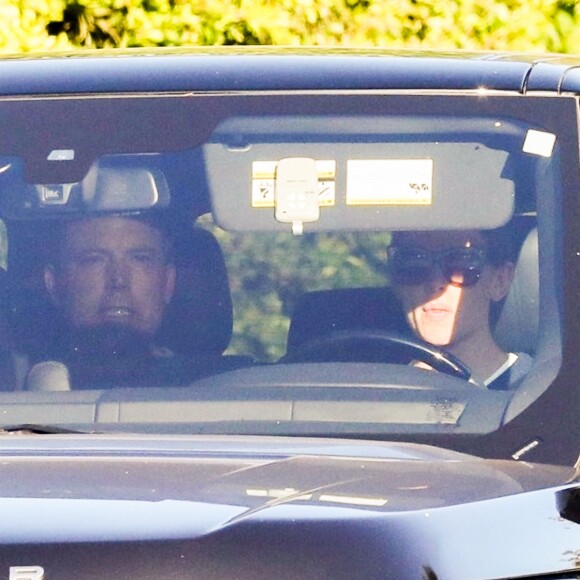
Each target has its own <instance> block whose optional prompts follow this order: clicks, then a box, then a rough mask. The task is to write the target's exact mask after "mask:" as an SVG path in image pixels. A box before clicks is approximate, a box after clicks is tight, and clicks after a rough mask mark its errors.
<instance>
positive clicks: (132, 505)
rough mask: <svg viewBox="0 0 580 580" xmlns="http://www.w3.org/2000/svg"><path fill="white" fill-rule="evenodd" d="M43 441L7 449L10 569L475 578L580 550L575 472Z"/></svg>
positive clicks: (368, 448)
mask: <svg viewBox="0 0 580 580" xmlns="http://www.w3.org/2000/svg"><path fill="white" fill-rule="evenodd" d="M11 439H12V438H11ZM34 439H35V438H34V437H23V438H19V439H17V440H12V441H8V442H7V443H6V444H4V445H3V453H2V458H1V467H0V470H1V473H2V482H3V483H2V485H1V487H0V490H1V495H2V500H0V509H1V510H2V513H3V526H2V531H0V544H2V548H1V549H0V566H2V567H3V573H6V571H7V570H8V568H9V567H10V566H13V567H15V566H19V565H21V566H22V565H24V564H27V565H36V566H42V568H44V570H45V573H46V577H47V578H48V577H55V578H62V579H63V580H68V579H72V578H78V579H85V578H94V577H97V576H98V577H100V578H115V577H118V576H133V577H139V578H147V579H149V578H150V579H153V578H210V577H211V578H229V577H232V578H233V577H235V578H271V577H274V576H277V577H283V578H291V577H292V578H294V577H297V576H299V577H303V578H321V577H335V578H354V577H357V578H424V577H425V574H426V573H427V572H429V573H430V574H431V576H430V577H433V578H435V577H437V578H460V579H466V578H498V577H508V576H509V577H515V576H516V575H518V576H520V575H528V574H529V575H532V574H534V575H536V574H540V573H549V572H551V573H555V572H558V571H561V570H565V569H567V568H568V567H569V565H570V563H571V562H573V561H574V559H575V558H577V546H578V542H579V538H580V530H579V529H578V525H577V524H576V523H573V522H571V521H570V520H569V519H566V517H563V516H562V513H561V512H563V511H564V504H565V499H563V498H564V496H565V495H566V494H569V493H570V492H571V490H575V489H577V483H575V473H574V470H571V469H567V468H556V467H548V466H533V465H526V464H523V463H514V462H503V461H497V462H493V461H484V460H481V459H476V458H472V457H469V456H464V455H461V454H456V453H452V452H448V451H440V450H437V449H435V448H429V447H422V446H413V445H406V444H380V443H376V444H369V443H356V442H352V443H348V442H344V441H339V440H320V441H317V440H307V439H296V440H290V441H288V440H285V439H281V440H280V439H276V438H265V439H264V440H261V439H260V438H231V439H221V438H215V439H212V438H197V439H196V438H188V437H176V438H173V439H167V438H165V439H164V438H150V437H142V438H137V437H133V438H131V437H119V438H114V437H106V438H104V437H91V436H86V437H84V438H83V439H79V438H78V437H75V436H56V437H55V436H51V437H47V438H46V437H45V438H44V441H43V442H42V443H40V444H39V445H37V444H35V441H34ZM566 482H568V483H566ZM442 538H444V539H445V540H444V541H443V542H441V539H442ZM465 538H469V542H465ZM534 545H541V546H542V547H543V549H542V550H541V551H540V550H534V549H533V546H534Z"/></svg>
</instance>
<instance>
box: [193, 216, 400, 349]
mask: <svg viewBox="0 0 580 580" xmlns="http://www.w3.org/2000/svg"><path fill="white" fill-rule="evenodd" d="M200 225H202V226H203V227H206V228H208V229H210V231H212V232H213V233H214V235H215V236H216V237H217V239H218V240H219V242H220V245H221V247H222V248H223V250H224V254H225V257H226V262H227V268H228V273H229V276H230V288H231V291H232V298H233V301H234V310H235V316H234V319H235V323H234V339H233V341H232V344H231V347H230V350H231V352H235V353H246V354H247V353H251V354H253V355H254V356H255V357H256V358H258V359H261V360H276V359H278V358H279V357H280V356H282V355H283V354H284V352H285V347H286V335H287V333H288V326H289V318H290V316H291V315H292V311H293V310H294V306H295V304H296V302H297V300H298V298H299V297H300V296H301V295H302V294H304V292H307V291H312V290H322V289H327V288H341V287H353V286H380V285H384V284H385V281H386V279H385V263H386V248H387V246H388V244H389V240H390V236H389V234H386V233H381V234H358V235H355V234H345V233H343V234H334V235H331V234H318V235H315V234H305V235H303V236H292V234H291V233H287V234H286V233H283V234H270V233H268V234H266V233H262V234H232V233H229V232H225V231H223V230H221V229H219V228H217V227H215V226H213V224H212V223H211V222H210V221H209V220H208V219H202V220H201V221H200Z"/></svg>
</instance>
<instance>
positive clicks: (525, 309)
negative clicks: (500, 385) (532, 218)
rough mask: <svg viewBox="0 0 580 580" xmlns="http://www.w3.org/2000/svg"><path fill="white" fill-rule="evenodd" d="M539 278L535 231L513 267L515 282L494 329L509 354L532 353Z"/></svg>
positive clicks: (536, 235) (498, 340) (524, 243)
mask: <svg viewBox="0 0 580 580" xmlns="http://www.w3.org/2000/svg"><path fill="white" fill-rule="evenodd" d="M539 301H540V274H539V266H538V230H537V229H536V228H533V229H531V230H530V231H529V233H528V234H527V235H526V237H525V239H524V242H523V244H522V247H521V250H520V254H519V258H518V261H517V264H516V268H515V273H514V280H513V282H512V285H511V288H510V291H509V293H508V295H507V297H506V300H505V303H504V305H503V309H502V311H501V314H500V317H499V319H498V322H497V325H496V327H495V331H494V335H495V338H496V340H497V342H498V344H499V345H500V346H501V347H502V348H503V349H505V350H506V351H508V352H528V353H531V352H533V351H534V350H535V348H536V342H537V338H538V328H539V316H540V314H539V311H540V309H539Z"/></svg>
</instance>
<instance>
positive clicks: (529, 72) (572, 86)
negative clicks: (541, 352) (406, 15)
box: [0, 47, 580, 96]
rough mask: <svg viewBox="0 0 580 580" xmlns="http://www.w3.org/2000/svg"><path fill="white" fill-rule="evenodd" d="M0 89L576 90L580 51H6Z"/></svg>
mask: <svg viewBox="0 0 580 580" xmlns="http://www.w3.org/2000/svg"><path fill="white" fill-rule="evenodd" d="M0 79H1V81H0V95H5V96H16V95H30V94H32V95H40V94H43V95H46V94H70V95H73V94H87V93H135V92H139V93H140V92H145V93H148V92H182V91H193V92H212V91H217V92H223V91H283V90H286V91H291V90H450V91H472V90H482V89H486V90H489V91H515V92H518V93H528V92H530V91H551V92H555V93H561V92H580V56H568V55H558V54H543V55H541V54H540V55H533V54H526V53H499V52H464V51H449V52H444V53H443V52H434V51H409V50H398V51H394V50H389V51H387V50H380V49H375V50H372V49H366V50H346V49H313V48H311V49H289V48H275V47H257V48H251V47H242V48H240V47H237V48H224V47H220V48H200V49H191V48H188V49H147V50H144V49H136V50H109V51H86V52H81V53H62V54H59V53H49V54H44V55H36V56H35V55H15V56H11V57H4V58H2V59H0Z"/></svg>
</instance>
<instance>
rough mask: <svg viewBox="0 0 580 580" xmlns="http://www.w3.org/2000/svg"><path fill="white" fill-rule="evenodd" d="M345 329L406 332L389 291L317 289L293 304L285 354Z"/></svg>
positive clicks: (395, 302) (398, 309)
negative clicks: (294, 305)
mask: <svg viewBox="0 0 580 580" xmlns="http://www.w3.org/2000/svg"><path fill="white" fill-rule="evenodd" d="M345 330H387V331H391V332H401V333H405V332H408V331H409V330H408V326H407V322H406V320H405V315H404V312H403V310H402V309H401V306H400V303H399V301H398V300H397V299H396V298H395V296H394V294H393V292H392V291H391V290H390V289H389V288H380V287H379V288H340V289H337V290H319V291H315V292H308V293H306V294H304V295H303V296H302V297H301V298H300V300H299V302H298V304H297V305H296V307H295V309H294V313H293V315H292V321H291V323H290V330H289V333H288V347H287V353H288V354H290V353H292V352H295V351H296V350H297V349H298V348H300V347H301V346H302V345H303V344H305V343H306V342H310V341H311V340H315V339H319V338H322V337H325V336H327V335H329V334H332V333H335V332H340V331H345Z"/></svg>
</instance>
